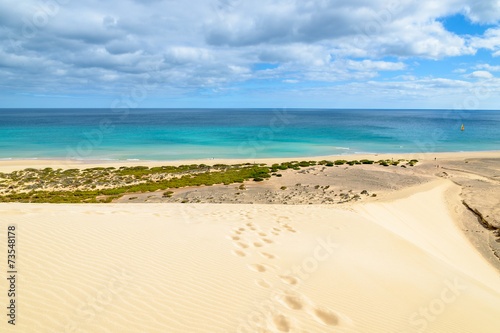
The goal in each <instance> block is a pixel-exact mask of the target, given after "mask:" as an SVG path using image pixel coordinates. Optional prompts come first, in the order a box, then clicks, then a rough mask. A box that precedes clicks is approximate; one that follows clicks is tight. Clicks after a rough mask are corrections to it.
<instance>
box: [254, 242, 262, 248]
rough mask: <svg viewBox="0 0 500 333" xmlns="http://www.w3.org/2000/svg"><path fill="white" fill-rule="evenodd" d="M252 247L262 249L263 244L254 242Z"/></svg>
mask: <svg viewBox="0 0 500 333" xmlns="http://www.w3.org/2000/svg"><path fill="white" fill-rule="evenodd" d="M253 246H255V247H263V246H264V244H262V243H259V242H255V243H253Z"/></svg>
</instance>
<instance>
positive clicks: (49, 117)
mask: <svg viewBox="0 0 500 333" xmlns="http://www.w3.org/2000/svg"><path fill="white" fill-rule="evenodd" d="M0 119H1V120H0V140H1V141H0V159H24V158H40V159H41V158H71V159H103V160H126V159H140V160H180V159H195V158H196V159H198V158H199V159H205V158H207V159H209V158H261V157H299V156H321V155H346V154H359V153H409V152H459V151H486V150H500V111H477V110H475V111H458V110H306V109H304V110H297V109H293V110H284V109H223V110H217V109H134V110H123V109H122V110H109V109H0ZM462 124H464V126H465V131H463V132H462V131H460V126H461V125H462Z"/></svg>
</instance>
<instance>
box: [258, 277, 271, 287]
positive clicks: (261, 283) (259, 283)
mask: <svg viewBox="0 0 500 333" xmlns="http://www.w3.org/2000/svg"><path fill="white" fill-rule="evenodd" d="M255 283H257V285H258V286H261V287H262V288H271V284H270V283H269V282H267V281H266V280H264V279H259V280H255Z"/></svg>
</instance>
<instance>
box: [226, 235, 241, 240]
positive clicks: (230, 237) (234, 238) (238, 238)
mask: <svg viewBox="0 0 500 333" xmlns="http://www.w3.org/2000/svg"><path fill="white" fill-rule="evenodd" d="M229 239H232V240H235V241H238V240H240V237H238V236H229Z"/></svg>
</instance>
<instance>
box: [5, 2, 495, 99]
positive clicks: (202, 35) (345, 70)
mask: <svg viewBox="0 0 500 333" xmlns="http://www.w3.org/2000/svg"><path fill="white" fill-rule="evenodd" d="M456 14H462V15H464V16H465V17H466V18H467V19H468V20H470V21H471V22H477V23H478V24H490V25H491V24H497V23H498V19H499V18H500V9H499V3H498V1H485V0H442V1H438V2H436V1H434V0H420V1H418V0H406V1H396V2H389V1H387V2H385V1H371V0H350V1H344V0H324V1H299V0H273V1H269V0H255V1H252V2H249V1H243V0H189V1H174V0H164V1H162V0H148V1H139V0H122V1H117V0H109V1H106V2H102V1H98V0H82V1H62V0H51V1H46V2H40V1H35V0H24V1H22V2H19V1H14V0H4V1H2V2H1V3H0V22H1V26H0V74H1V76H0V85H1V87H2V90H4V91H5V90H14V91H16V92H23V93H24V92H30V93H33V92H37V93H41V92H44V93H49V92H58V93H70V92H71V93H78V92H79V91H84V92H89V91H93V92H95V93H106V94H108V93H109V94H111V93H113V94H120V93H121V92H122V91H123V89H129V88H128V87H130V86H134V85H137V84H140V82H143V81H144V78H145V77H147V76H148V75H149V74H148V73H150V72H154V73H155V80H156V82H158V85H157V89H158V92H159V93H160V94H161V93H162V91H172V90H175V89H181V90H182V89H184V91H186V92H187V93H192V92H193V90H195V89H201V88H206V87H211V88H214V89H213V91H227V89H230V88H231V86H232V85H237V84H239V83H241V82H250V81H251V82H258V81H259V80H262V81H269V80H270V81H272V80H275V81H276V82H282V83H284V84H285V86H289V87H290V86H296V84H290V83H305V82H323V83H328V82H367V81H369V80H375V79H376V78H379V77H381V76H384V75H388V73H394V76H395V77H399V78H403V77H405V76H406V77H411V78H412V79H411V80H409V81H411V82H410V83H409V85H408V86H404V85H400V84H398V86H399V87H401V89H415V87H417V85H418V84H420V83H418V82H419V77H418V74H416V73H411V75H410V74H408V73H404V75H403V73H401V72H400V71H412V70H413V69H414V67H415V66H414V61H415V60H418V59H432V60H437V61H440V60H443V59H447V58H449V57H455V56H462V55H474V54H475V53H476V52H477V51H478V50H479V49H485V50H488V51H489V52H491V53H492V55H493V56H498V55H500V46H499V45H500V29H499V28H497V27H491V28H490V29H488V30H487V31H486V32H485V33H484V34H483V35H479V36H474V37H471V36H462V35H457V34H455V33H453V31H448V30H446V28H445V26H444V25H443V24H442V23H441V22H440V20H439V19H440V18H443V17H447V16H450V15H456ZM259 64H272V65H273V66H271V67H269V68H266V69H264V70H262V69H259V66H258V65H259ZM478 66H480V65H478ZM482 66H485V67H477V68H474V69H476V71H475V72H473V73H472V74H470V75H469V76H467V77H466V78H468V79H476V78H483V79H484V78H487V76H488V74H489V75H490V76H489V78H491V77H492V76H493V75H492V74H491V73H490V72H493V71H496V70H495V69H493V67H490V68H488V67H486V66H487V65H486V64H484V65H482ZM394 80H395V81H394V82H399V81H397V80H398V79H394ZM436 80H438V79H437V78H436ZM443 80H446V79H443ZM374 82H375V81H374ZM438 82H441V84H442V85H443V86H444V85H446V84H445V82H447V81H434V83H433V84H438ZM430 85H431V83H429V82H427V83H426V87H428V86H430ZM447 87H448V88H449V89H454V88H456V87H457V86H454V85H453V84H448V85H447Z"/></svg>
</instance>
